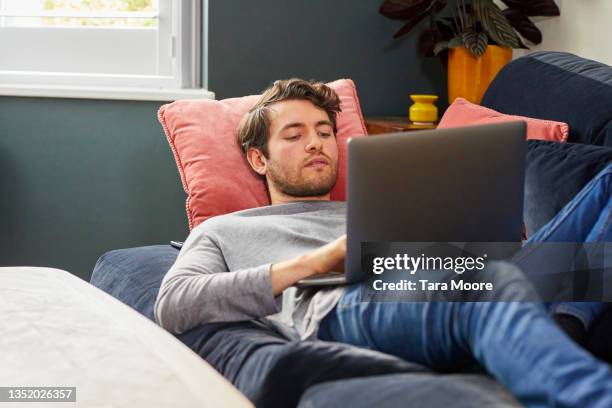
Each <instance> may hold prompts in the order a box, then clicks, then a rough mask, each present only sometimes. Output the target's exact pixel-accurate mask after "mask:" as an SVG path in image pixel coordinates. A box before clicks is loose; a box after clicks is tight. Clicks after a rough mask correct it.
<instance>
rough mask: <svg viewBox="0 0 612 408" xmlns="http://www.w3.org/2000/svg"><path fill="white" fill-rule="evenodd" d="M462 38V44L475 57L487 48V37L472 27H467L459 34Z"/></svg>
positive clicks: (480, 55)
mask: <svg viewBox="0 0 612 408" xmlns="http://www.w3.org/2000/svg"><path fill="white" fill-rule="evenodd" d="M461 37H462V39H463V45H464V46H465V48H467V49H468V50H469V51H470V52H471V53H472V54H474V56H475V57H477V58H478V57H482V55H483V54H484V53H485V51H486V50H487V45H488V44H489V37H487V34H485V33H483V32H476V31H474V30H473V29H471V28H470V29H468V30H467V31H465V32H464V33H463V35H462V36H461Z"/></svg>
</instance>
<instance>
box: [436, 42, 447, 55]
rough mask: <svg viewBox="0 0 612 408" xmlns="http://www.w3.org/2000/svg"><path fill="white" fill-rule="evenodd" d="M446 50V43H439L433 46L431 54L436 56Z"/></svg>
mask: <svg viewBox="0 0 612 408" xmlns="http://www.w3.org/2000/svg"><path fill="white" fill-rule="evenodd" d="M446 49H448V41H440V42H439V43H437V44H436V45H434V49H433V53H434V55H438V54H440V53H441V52H442V51H444V50H446Z"/></svg>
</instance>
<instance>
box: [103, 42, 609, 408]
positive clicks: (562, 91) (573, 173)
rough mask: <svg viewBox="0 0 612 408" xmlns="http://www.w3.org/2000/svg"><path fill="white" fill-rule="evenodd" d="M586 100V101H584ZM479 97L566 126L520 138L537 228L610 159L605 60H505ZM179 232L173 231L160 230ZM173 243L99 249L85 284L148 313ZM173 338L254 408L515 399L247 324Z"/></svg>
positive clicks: (483, 381) (463, 376) (478, 377)
mask: <svg viewBox="0 0 612 408" xmlns="http://www.w3.org/2000/svg"><path fill="white" fill-rule="evenodd" d="M594 101H595V102H597V103H595V106H593V103H594ZM483 105H485V106H488V107H491V108H493V109H496V110H498V111H501V112H504V113H509V114H518V115H525V116H532V117H539V118H544V119H554V120H562V121H565V122H568V123H569V125H570V129H571V131H570V132H571V133H570V142H572V143H569V144H567V145H564V146H562V145H558V144H555V143H549V142H539V141H538V142H529V146H528V155H527V172H526V198H525V200H526V201H525V223H526V226H527V230H528V232H533V231H535V230H537V229H538V228H539V227H540V226H541V225H543V224H544V223H545V222H546V221H548V220H549V219H550V218H552V216H554V214H556V212H557V211H559V209H561V207H562V206H563V205H565V203H567V201H569V200H570V199H571V197H573V195H574V194H576V193H577V192H578V191H579V190H580V188H581V187H582V186H583V185H584V184H586V182H588V180H589V179H590V178H591V177H593V176H594V174H596V173H597V172H598V171H599V170H600V169H601V168H603V167H604V166H605V165H607V164H608V163H610V162H611V161H612V148H610V147H608V148H606V147H605V146H611V147H612V125H611V124H612V68H610V67H608V66H605V65H603V64H598V63H595V62H592V61H588V60H584V59H581V58H579V57H576V56H573V55H570V54H563V53H535V54H531V55H529V56H527V57H523V58H521V59H518V60H516V61H514V62H512V63H510V64H509V65H508V66H506V67H505V68H504V69H503V70H502V71H501V72H500V74H499V75H498V77H497V78H496V79H495V81H494V82H493V84H491V86H490V87H489V89H488V91H487V93H486V95H485V97H484V101H483ZM168 238H169V239H171V238H180V237H168ZM177 254H178V251H177V250H176V249H174V248H172V247H171V246H169V245H158V246H150V247H140V248H131V249H121V250H116V251H111V252H108V253H106V254H104V255H102V257H101V258H100V259H99V260H98V262H97V264H96V266H95V268H94V271H93V274H92V278H91V283H92V284H93V285H95V286H97V287H98V288H100V289H102V290H104V291H106V292H108V293H109V294H111V295H112V296H114V297H116V298H117V299H119V300H121V301H122V302H124V303H126V304H127V305H129V306H131V307H132V308H134V309H136V310H137V311H138V312H140V313H141V314H143V315H144V316H146V317H147V318H149V319H152V320H153V305H154V302H155V298H156V296H157V291H158V289H159V285H160V282H161V279H162V277H163V276H164V274H165V273H166V271H167V270H168V269H169V268H170V266H171V265H172V263H173V262H174V259H175V258H176V256H177ZM178 338H179V339H180V340H181V341H182V342H184V343H185V344H186V345H187V346H189V347H190V348H191V349H193V350H194V351H195V352H196V353H198V354H199V355H200V356H202V358H204V359H205V360H206V361H208V362H209V363H210V364H211V365H212V366H213V367H215V368H216V369H217V370H218V371H219V372H220V373H221V374H223V375H224V376H225V377H226V378H227V379H228V380H229V381H231V382H232V383H233V384H234V385H235V386H236V387H237V388H238V389H239V390H240V391H241V392H243V393H244V394H245V395H246V396H247V397H248V398H249V399H250V400H251V401H253V403H254V404H255V405H256V406H258V407H295V406H299V407H328V406H329V407H337V406H350V407H372V406H376V407H399V406H402V407H412V406H414V407H447V406H453V407H482V406H496V407H515V406H520V404H519V403H518V402H517V401H516V400H515V399H514V398H513V397H512V396H511V395H510V394H509V393H508V392H506V391H505V390H504V389H503V387H501V386H500V385H498V384H497V383H496V382H495V381H494V380H493V379H491V378H490V377H488V376H487V375H485V374H482V373H479V372H478V369H477V368H475V369H474V372H470V373H459V374H440V373H434V372H432V371H431V370H429V369H427V368H425V367H422V366H419V365H417V364H413V363H410V362H407V361H404V360H401V359H399V358H396V357H393V356H389V355H386V354H383V353H378V352H373V351H370V350H364V349H359V348H355V347H352V346H349V345H344V344H338V343H332V342H324V341H306V342H295V341H290V340H288V339H285V338H283V337H282V336H281V335H280V334H278V333H276V332H274V331H272V330H271V329H270V328H268V327H264V326H263V325H260V324H258V323H256V322H244V323H232V324H212V325H203V326H201V327H197V328H195V329H193V330H190V331H188V332H186V333H183V334H181V335H179V336H178Z"/></svg>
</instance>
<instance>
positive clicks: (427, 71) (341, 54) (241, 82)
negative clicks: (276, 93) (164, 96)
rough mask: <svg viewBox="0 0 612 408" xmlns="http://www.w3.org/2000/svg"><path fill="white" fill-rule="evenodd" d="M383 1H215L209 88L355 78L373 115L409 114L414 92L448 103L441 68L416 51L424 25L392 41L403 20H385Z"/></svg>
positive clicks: (224, 92) (240, 89) (237, 90)
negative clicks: (381, 9)
mask: <svg viewBox="0 0 612 408" xmlns="http://www.w3.org/2000/svg"><path fill="white" fill-rule="evenodd" d="M381 3H382V0H359V1H355V0H332V1H329V0H309V1H300V0H265V1H248V0H210V7H209V9H210V23H209V26H210V27H209V34H210V36H209V55H210V62H209V86H210V88H211V89H212V90H213V91H215V92H216V93H217V97H218V98H220V99H221V98H227V97H233V96H240V95H244V94H253V93H259V92H260V91H261V90H262V89H264V88H265V87H267V86H268V85H269V84H270V83H271V82H272V81H274V80H275V79H279V78H288V77H292V76H296V77H301V78H305V79H318V80H333V79H337V78H351V79H353V80H354V81H355V83H356V84H357V91H358V93H359V97H360V101H361V107H362V109H363V112H364V114H366V115H371V116H374V115H375V116H381V115H405V114H407V111H408V106H409V105H410V103H411V102H410V98H409V96H408V95H409V94H411V93H435V94H437V95H440V97H441V99H442V100H446V88H445V86H446V85H445V84H446V81H445V79H444V76H445V72H444V69H443V68H442V65H441V64H440V62H439V61H438V60H437V59H435V58H431V59H424V58H421V57H419V55H418V54H417V47H416V41H417V38H418V31H420V30H419V29H418V27H417V30H415V32H414V33H412V34H411V35H410V36H408V37H405V38H402V39H400V40H393V39H392V36H393V34H394V33H395V32H396V31H397V30H398V28H399V27H401V25H402V22H398V21H392V20H389V19H387V18H385V17H383V16H382V15H380V14H379V13H378V7H379V6H380V4H381ZM444 105H445V104H443V106H444ZM443 106H442V107H443Z"/></svg>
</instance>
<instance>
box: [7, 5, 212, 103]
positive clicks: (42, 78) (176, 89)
mask: <svg viewBox="0 0 612 408" xmlns="http://www.w3.org/2000/svg"><path fill="white" fill-rule="evenodd" d="M207 12H208V0H160V1H159V23H158V30H162V31H163V30H167V31H168V32H169V33H170V35H169V36H162V35H160V36H159V37H160V38H165V39H166V40H165V41H164V42H159V43H158V49H163V48H162V47H169V48H170V50H171V52H170V58H166V59H165V60H163V61H162V59H163V57H162V56H161V54H162V53H159V52H158V58H159V59H160V61H159V63H160V64H169V65H170V68H171V71H170V72H171V75H169V76H163V75H122V74H88V73H69V72H44V71H0V95H24V96H36V90H37V89H38V90H40V96H49V97H52V96H53V95H55V94H57V95H58V96H60V97H62V96H64V97H65V96H67V95H68V97H70V96H71V95H72V96H74V97H85V98H90V97H95V94H96V89H98V90H100V92H99V94H100V97H101V98H103V99H149V100H150V99H153V100H170V99H174V98H175V97H180V98H190V97H198V98H203V97H204V98H214V94H213V93H211V92H208V91H207V90H206V89H203V88H202V86H204V87H206V85H207V84H206V73H205V72H202V71H203V70H202V56H204V58H205V59H206V58H207V52H206V50H202V43H203V42H204V45H205V46H206V45H207V39H206V38H204V41H202V38H201V37H202V36H203V35H204V36H205V37H206V30H203V29H202V28H203V26H204V27H205V24H206V23H207ZM169 13H171V14H170V18H168V14H169ZM54 28H55V27H48V28H46V27H44V28H42V29H51V30H52V29H54ZM205 28H206V27H205ZM36 29H41V28H40V27H37V28H36ZM71 29H72V30H80V29H81V28H71ZM83 29H85V30H87V29H88V28H83ZM1 30H2V28H0V32H1ZM204 64H206V60H205V61H204ZM202 75H204V78H202ZM203 79H204V80H203ZM113 94H115V95H116V97H113ZM156 94H157V95H156Z"/></svg>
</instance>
